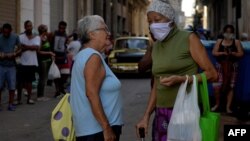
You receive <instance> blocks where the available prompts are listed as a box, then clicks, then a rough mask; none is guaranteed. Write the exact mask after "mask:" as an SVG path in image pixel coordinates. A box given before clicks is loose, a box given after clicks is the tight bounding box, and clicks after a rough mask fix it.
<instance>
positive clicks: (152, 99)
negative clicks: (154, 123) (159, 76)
mask: <svg viewBox="0 0 250 141" xmlns="http://www.w3.org/2000/svg"><path fill="white" fill-rule="evenodd" d="M156 83H157V81H156V80H155V81H154V85H153V88H152V90H151V93H150V96H149V101H148V105H147V109H146V111H145V113H144V116H143V118H142V119H141V121H140V122H139V123H138V124H137V125H136V133H137V136H138V137H139V128H144V129H145V134H147V133H148V123H149V120H150V116H151V114H152V113H153V111H154V109H155V105H156Z"/></svg>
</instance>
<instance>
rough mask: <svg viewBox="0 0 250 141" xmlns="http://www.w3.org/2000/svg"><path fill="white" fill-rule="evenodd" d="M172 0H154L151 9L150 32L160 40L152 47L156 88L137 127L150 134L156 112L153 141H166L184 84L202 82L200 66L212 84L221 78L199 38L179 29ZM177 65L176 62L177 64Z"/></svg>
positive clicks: (149, 10)
mask: <svg viewBox="0 0 250 141" xmlns="http://www.w3.org/2000/svg"><path fill="white" fill-rule="evenodd" d="M169 2H170V1H166V0H153V1H152V2H151V3H150V5H149V7H148V10H147V18H148V23H149V27H150V32H151V33H152V34H153V37H154V38H155V39H156V41H155V44H154V46H153V48H152V54H151V56H152V73H153V75H154V85H153V88H152V90H151V94H150V96H149V102H148V105H147V108H146V111H145V113H144V115H143V117H142V119H141V120H140V121H139V122H138V123H137V125H136V132H137V135H138V136H139V129H140V128H144V129H145V133H146V134H147V133H148V126H149V125H148V124H149V121H150V116H151V114H152V113H153V112H155V118H154V122H153V133H152V139H153V141H166V140H167V128H168V123H169V121H170V119H171V115H172V111H173V108H174V107H173V106H174V103H175V99H176V96H177V92H178V89H179V86H180V85H181V83H183V82H185V81H186V78H187V77H186V75H188V76H189V77H188V82H189V83H192V82H193V79H192V77H191V76H192V75H196V77H197V80H198V81H199V82H201V81H202V80H201V77H200V75H199V73H198V67H199V68H201V69H202V70H203V72H204V73H205V74H206V77H207V79H208V80H209V81H215V80H216V79H217V73H216V70H215V68H214V66H213V64H212V63H211V61H210V60H209V57H208V55H207V52H206V49H205V48H204V46H203V45H202V43H201V42H200V39H199V37H198V36H197V35H196V34H195V33H193V32H188V31H184V30H180V29H178V27H177V25H176V23H175V18H176V17H175V10H174V9H173V7H172V5H171V3H169ZM173 62H174V63H173Z"/></svg>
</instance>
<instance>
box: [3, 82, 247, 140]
mask: <svg viewBox="0 0 250 141" xmlns="http://www.w3.org/2000/svg"><path fill="white" fill-rule="evenodd" d="M120 80H121V83H122V90H121V93H122V96H123V99H124V100H123V102H124V103H123V104H124V121H125V125H124V127H123V131H122V135H121V139H120V141H136V140H139V139H138V138H136V134H135V125H136V123H137V122H138V121H139V119H140V118H141V117H142V115H143V113H144V111H145V108H146V103H147V101H148V96H149V92H150V79H148V78H139V79H134V78H130V79H125V78H120ZM34 93H36V92H35V91H34ZM53 95H54V87H50V86H48V87H46V96H47V97H50V98H51V99H50V100H49V101H46V102H36V104H35V105H27V104H25V101H26V97H25V96H23V103H24V104H22V105H20V106H18V107H17V110H16V111H14V112H10V111H7V110H6V109H7V100H8V95H7V92H6V91H5V92H4V93H2V102H3V111H0V141H16V140H18V141H53V138H52V134H51V129H50V116H51V112H52V110H53V108H54V107H55V105H56V104H57V103H58V101H59V99H55V98H52V97H53ZM34 97H35V96H34ZM221 119H222V120H221V128H220V141H222V140H223V125H224V124H249V122H248V123H242V122H240V121H238V120H237V119H235V118H234V117H230V116H227V115H225V114H222V118H221ZM150 130H151V129H150ZM146 140H147V141H150V140H151V137H150V135H149V136H147V137H146Z"/></svg>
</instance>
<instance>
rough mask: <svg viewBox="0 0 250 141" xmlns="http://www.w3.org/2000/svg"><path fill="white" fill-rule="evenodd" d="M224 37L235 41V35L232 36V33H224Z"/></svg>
mask: <svg viewBox="0 0 250 141" xmlns="http://www.w3.org/2000/svg"><path fill="white" fill-rule="evenodd" d="M223 36H224V38H226V39H233V37H234V34H232V33H224V34H223Z"/></svg>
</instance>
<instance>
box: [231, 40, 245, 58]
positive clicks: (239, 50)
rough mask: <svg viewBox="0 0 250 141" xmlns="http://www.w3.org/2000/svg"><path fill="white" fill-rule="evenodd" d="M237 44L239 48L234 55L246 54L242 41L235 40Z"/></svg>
mask: <svg viewBox="0 0 250 141" xmlns="http://www.w3.org/2000/svg"><path fill="white" fill-rule="evenodd" d="M235 45H236V48H237V52H232V55H233V56H236V57H242V56H243V55H244V51H243V47H242V45H241V43H240V41H239V40H235Z"/></svg>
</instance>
